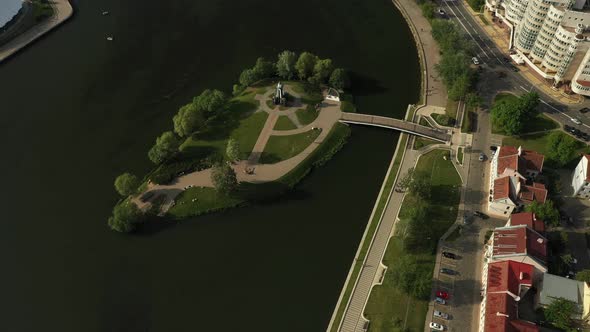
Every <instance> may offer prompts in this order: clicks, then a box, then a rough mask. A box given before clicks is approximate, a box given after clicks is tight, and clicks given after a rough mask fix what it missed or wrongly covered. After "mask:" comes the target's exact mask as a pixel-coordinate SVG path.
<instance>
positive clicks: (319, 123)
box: [134, 92, 341, 212]
mask: <svg viewBox="0 0 590 332" xmlns="http://www.w3.org/2000/svg"><path fill="white" fill-rule="evenodd" d="M271 93H272V92H271ZM264 95H265V96H266V95H268V92H267V93H265V94H264ZM256 99H257V100H259V101H260V109H259V110H258V111H264V112H267V113H269V116H268V118H267V120H266V123H265V124H264V127H263V129H262V130H261V132H260V135H259V136H258V140H257V141H256V144H255V145H254V148H253V150H252V153H251V154H250V157H249V158H248V159H247V160H243V161H240V162H237V163H235V164H233V165H232V168H233V169H234V171H235V172H236V176H237V178H238V182H250V183H264V182H271V181H276V180H278V179H280V178H281V177H282V176H284V175H285V174H287V173H289V172H290V171H291V170H293V169H294V168H295V167H296V166H297V165H299V164H300V163H301V162H302V161H303V160H305V158H307V157H308V156H309V155H310V154H311V153H312V152H313V151H314V150H315V149H316V148H317V147H318V146H319V145H320V144H321V143H322V142H323V141H324V140H325V139H326V137H327V136H328V133H329V132H330V130H331V129H332V127H333V126H334V124H336V122H338V119H340V116H341V115H340V114H341V111H340V103H338V102H334V101H328V100H324V101H323V102H322V103H321V107H320V110H319V114H318V117H317V118H316V119H315V120H314V121H313V122H312V123H310V124H308V125H306V126H302V127H300V128H297V129H293V130H273V128H274V125H275V123H276V121H277V119H278V117H279V116H280V115H284V114H285V113H286V112H295V111H296V109H292V110H284V111H281V110H279V109H278V107H277V108H274V109H270V108H269V107H268V105H266V99H265V97H264V96H263V95H257V96H256ZM310 130H320V131H321V133H320V134H319V135H318V137H317V138H316V139H315V140H314V141H313V142H312V143H311V144H310V145H309V146H308V147H307V148H306V149H305V150H303V151H302V152H301V153H299V154H298V155H296V156H294V157H292V158H289V159H287V160H283V161H281V162H278V163H275V164H259V159H260V155H261V154H262V152H263V151H264V148H265V146H266V144H267V142H268V140H269V139H270V137H271V136H289V135H294V134H299V133H303V132H307V131H310ZM247 168H249V169H252V170H253V173H252V174H247V173H246V169H247ZM187 186H194V187H213V182H212V181H211V169H205V170H202V171H197V172H192V173H190V174H187V175H183V176H180V177H178V178H177V179H176V180H175V181H174V183H172V184H168V185H149V186H148V190H147V191H149V192H153V193H154V195H153V196H152V197H157V196H160V195H165V196H166V200H165V201H164V203H163V204H162V211H163V212H165V211H166V210H167V209H168V208H170V207H171V206H172V202H173V201H174V199H175V198H176V196H178V195H179V194H180V193H181V192H182V191H184V188H186V187H187ZM147 191H146V192H147ZM134 202H135V203H136V204H137V206H138V207H139V208H140V209H145V208H147V207H148V206H149V204H150V203H149V202H146V203H144V202H141V201H140V200H139V199H138V198H136V199H135V200H134Z"/></svg>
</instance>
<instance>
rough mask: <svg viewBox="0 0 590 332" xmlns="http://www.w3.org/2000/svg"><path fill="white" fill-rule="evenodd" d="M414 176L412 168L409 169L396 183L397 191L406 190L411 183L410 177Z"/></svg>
mask: <svg viewBox="0 0 590 332" xmlns="http://www.w3.org/2000/svg"><path fill="white" fill-rule="evenodd" d="M413 174H414V167H410V168H409V169H408V172H407V173H406V175H404V176H403V177H402V178H401V179H399V180H398V181H397V187H398V189H399V190H406V189H408V187H409V186H410V183H411V182H412V175H413Z"/></svg>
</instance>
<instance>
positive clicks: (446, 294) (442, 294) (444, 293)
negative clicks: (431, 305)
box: [436, 290, 449, 300]
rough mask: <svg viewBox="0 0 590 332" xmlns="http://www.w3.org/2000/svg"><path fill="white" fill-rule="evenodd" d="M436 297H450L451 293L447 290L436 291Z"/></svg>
mask: <svg viewBox="0 0 590 332" xmlns="http://www.w3.org/2000/svg"><path fill="white" fill-rule="evenodd" d="M436 297H440V298H441V299H445V300H446V299H448V298H449V293H447V292H445V291H441V290H439V291H436Z"/></svg>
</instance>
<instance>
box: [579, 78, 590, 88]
mask: <svg viewBox="0 0 590 332" xmlns="http://www.w3.org/2000/svg"><path fill="white" fill-rule="evenodd" d="M576 82H577V83H578V84H580V85H581V86H586V87H588V86H590V81H584V80H576Z"/></svg>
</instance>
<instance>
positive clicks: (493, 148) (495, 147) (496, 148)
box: [490, 145, 498, 151]
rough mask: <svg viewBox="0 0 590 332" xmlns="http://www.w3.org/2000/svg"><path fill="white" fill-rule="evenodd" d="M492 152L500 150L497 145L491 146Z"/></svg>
mask: <svg viewBox="0 0 590 332" xmlns="http://www.w3.org/2000/svg"><path fill="white" fill-rule="evenodd" d="M490 150H492V151H496V150H498V147H497V146H495V145H490Z"/></svg>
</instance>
